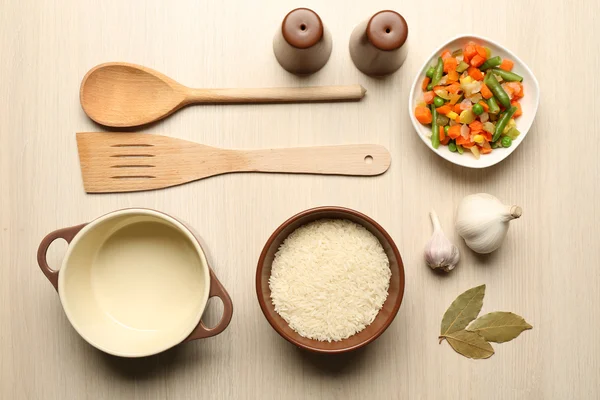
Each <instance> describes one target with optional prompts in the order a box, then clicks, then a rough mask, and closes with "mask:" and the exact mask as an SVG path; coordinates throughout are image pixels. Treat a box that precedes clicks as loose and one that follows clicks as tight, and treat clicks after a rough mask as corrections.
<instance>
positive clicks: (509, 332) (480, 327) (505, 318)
mask: <svg viewBox="0 0 600 400" xmlns="http://www.w3.org/2000/svg"><path fill="white" fill-rule="evenodd" d="M531 328H533V327H532V326H531V325H529V324H528V323H527V322H526V321H525V319H523V317H521V316H519V315H517V314H513V313H511V312H505V311H497V312H492V313H489V314H485V315H482V316H481V317H479V318H477V319H476V320H475V321H473V323H472V324H471V325H470V326H469V327H468V328H467V330H468V331H471V332H476V333H478V334H479V335H481V337H483V338H484V339H485V340H487V341H488V342H496V343H504V342H508V341H510V340H513V339H514V338H516V337H517V336H519V335H520V334H521V332H523V331H524V330H527V329H531Z"/></svg>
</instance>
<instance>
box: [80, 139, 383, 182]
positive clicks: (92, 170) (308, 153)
mask: <svg viewBox="0 0 600 400" xmlns="http://www.w3.org/2000/svg"><path fill="white" fill-rule="evenodd" d="M77 149H78V151H79V162H80V164H81V173H82V176H83V186H84V188H85V191H86V192H88V193H114V192H134V191H139V190H153V189H161V188H166V187H169V186H175V185H180V184H182V183H187V182H191V181H195V180H198V179H202V178H207V177H209V176H214V175H219V174H226V173H230V172H286V173H300V174H330V175H362V176H371V175H380V174H383V173H384V172H385V171H387V169H388V168H389V166H390V163H391V157H390V153H389V152H388V151H387V150H386V148H385V147H383V146H378V145H374V144H355V145H344V146H324V147H299V148H291V149H264V150H230V149H220V148H216V147H210V146H205V145H201V144H197V143H193V142H188V141H186V140H181V139H175V138H172V137H167V136H160V135H149V134H147V133H133V132H123V133H119V132H84V133H78V134H77Z"/></svg>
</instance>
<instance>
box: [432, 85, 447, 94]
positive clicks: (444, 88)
mask: <svg viewBox="0 0 600 400" xmlns="http://www.w3.org/2000/svg"><path fill="white" fill-rule="evenodd" d="M436 90H446V86H440V85H438V86H434V87H433V91H434V92H435V91H436Z"/></svg>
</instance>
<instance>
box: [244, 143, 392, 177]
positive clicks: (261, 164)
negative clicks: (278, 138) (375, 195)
mask: <svg viewBox="0 0 600 400" xmlns="http://www.w3.org/2000/svg"><path fill="white" fill-rule="evenodd" d="M239 155H240V156H241V158H242V159H243V160H244V162H243V163H242V165H243V167H242V168H241V171H251V172H286V173H300V174H302V173H304V174H327V175H362V176H369V175H379V174H383V173H384V172H385V171H387V169H388V168H389V166H390V163H391V157H390V153H389V152H388V151H387V149H386V148H385V147H383V146H378V145H374V144H356V145H345V146H324V147H298V148H291V149H268V150H250V151H240V152H239Z"/></svg>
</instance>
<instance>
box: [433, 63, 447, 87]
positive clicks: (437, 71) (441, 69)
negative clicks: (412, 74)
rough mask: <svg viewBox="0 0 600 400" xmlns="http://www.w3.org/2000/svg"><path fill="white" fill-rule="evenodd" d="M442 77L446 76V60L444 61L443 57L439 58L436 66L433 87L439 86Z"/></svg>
mask: <svg viewBox="0 0 600 400" xmlns="http://www.w3.org/2000/svg"><path fill="white" fill-rule="evenodd" d="M442 75H444V60H442V57H438V62H437V65H436V66H435V71H434V72H433V77H432V78H431V83H433V86H435V85H437V84H438V82H439V81H440V79H442Z"/></svg>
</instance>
